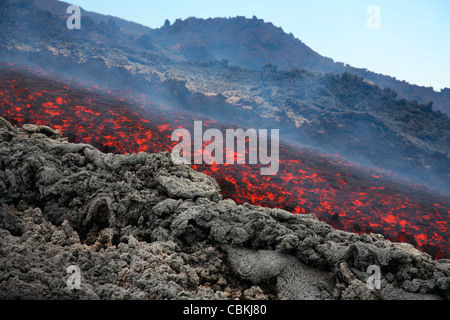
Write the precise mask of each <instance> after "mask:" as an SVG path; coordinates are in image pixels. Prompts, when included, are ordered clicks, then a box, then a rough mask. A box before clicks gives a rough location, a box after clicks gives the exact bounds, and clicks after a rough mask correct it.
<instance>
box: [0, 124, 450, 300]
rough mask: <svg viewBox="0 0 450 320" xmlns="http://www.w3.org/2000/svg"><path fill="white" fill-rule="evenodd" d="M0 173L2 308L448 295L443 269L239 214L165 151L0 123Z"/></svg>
mask: <svg viewBox="0 0 450 320" xmlns="http://www.w3.org/2000/svg"><path fill="white" fill-rule="evenodd" d="M0 168H1V170H0V239H1V242H0V270H1V272H0V298H2V299H194V298H201V299H236V298H237V299H443V298H449V293H450V277H449V274H450V264H449V262H448V260H433V259H432V258H431V256H429V255H427V254H425V253H421V252H420V251H418V250H416V249H414V248H413V247H412V246H411V245H408V244H405V243H392V242H390V241H387V240H384V239H383V237H382V236H380V235H377V234H370V235H367V234H363V235H357V234H353V233H348V232H343V231H338V230H335V229H333V228H332V227H331V226H329V225H327V224H326V223H324V222H320V221H319V220H317V218H315V216H314V215H313V214H304V215H292V214H291V213H289V212H285V211H283V210H279V209H267V208H262V207H256V206H250V205H247V204H245V205H237V204H236V203H234V202H233V201H231V200H226V199H225V200H224V199H222V197H221V195H220V193H219V189H218V185H217V183H216V182H215V181H214V180H213V179H212V178H210V177H207V176H206V175H204V174H202V173H199V172H196V171H194V170H192V169H191V168H189V167H187V166H183V165H174V164H173V163H172V161H171V159H170V156H169V154H168V153H159V154H147V153H138V154H127V155H116V154H104V153H102V152H100V151H98V150H97V149H95V148H94V147H92V146H90V145H87V144H72V143H69V142H67V139H66V138H63V137H61V135H60V133H59V132H57V131H55V130H53V129H51V128H49V127H44V126H36V125H33V124H26V125H24V126H22V127H21V128H16V127H13V126H12V125H11V124H10V123H9V122H7V121H6V120H4V119H3V118H0ZM369 265H377V266H379V267H380V270H381V274H382V275H381V287H380V289H379V290H376V289H369V288H368V286H367V284H366V282H367V280H368V277H369V274H368V273H366V271H367V268H368V266H369ZM69 266H77V267H78V268H79V270H80V274H81V279H80V288H79V289H77V288H72V289H71V287H70V286H69V287H68V283H69V282H68V280H70V279H69V277H70V276H71V274H70V273H67V268H68V267H69Z"/></svg>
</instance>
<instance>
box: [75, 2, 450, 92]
mask: <svg viewBox="0 0 450 320" xmlns="http://www.w3.org/2000/svg"><path fill="white" fill-rule="evenodd" d="M70 1H71V3H72V4H76V5H79V6H81V7H82V8H84V9H86V10H89V11H94V12H98V13H103V14H109V15H113V16H117V17H121V18H124V19H126V20H131V21H135V22H138V23H140V24H142V25H145V26H148V27H151V28H159V27H161V26H162V25H163V23H164V21H165V19H169V20H170V21H171V22H172V23H173V22H174V21H175V19H178V18H181V19H185V18H188V17H191V16H195V17H199V18H210V17H212V18H214V17H235V16H238V15H239V16H246V17H249V18H251V17H252V16H253V15H255V16H257V17H258V18H262V19H264V20H265V21H267V22H272V23H273V24H274V25H276V26H277V27H282V28H283V30H284V31H285V32H287V33H290V32H292V34H294V36H296V37H297V38H299V39H300V40H302V41H303V42H304V43H305V44H306V45H308V46H309V47H311V48H312V49H313V50H315V51H316V52H318V53H319V54H321V55H323V56H326V57H330V58H332V59H333V60H335V61H340V62H345V63H348V64H350V65H352V66H354V67H359V68H367V69H369V70H371V71H374V72H378V73H383V74H386V75H390V76H394V77H396V78H397V79H399V80H405V81H408V82H410V83H413V84H417V85H422V86H427V87H433V88H434V89H435V90H436V91H439V90H440V89H441V88H444V87H448V88H450V1H447V0H429V1H425V0H422V1H419V0H408V1H406V0H390V1H387V0H369V1H367V0H315V1H303V0H277V1H273V0H272V1H269V0H229V1H215V0H165V1H162V0H158V1H154V0H128V1H124V0H70ZM370 5H376V6H378V7H379V8H380V14H381V15H380V26H381V29H379V30H377V29H372V30H371V29H369V28H368V27H367V24H366V21H367V19H368V18H369V17H370V14H368V13H367V11H366V10H367V8H368V7H369V6H370Z"/></svg>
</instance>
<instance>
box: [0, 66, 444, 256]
mask: <svg viewBox="0 0 450 320" xmlns="http://www.w3.org/2000/svg"><path fill="white" fill-rule="evenodd" d="M1 69H2V72H1V73H0V116H2V117H4V118H6V119H7V120H9V121H10V122H11V123H13V124H15V125H23V124H25V123H36V124H39V125H48V126H51V127H53V128H56V129H58V130H60V131H61V132H62V133H63V135H65V136H67V137H68V138H69V140H70V141H72V142H85V143H90V144H92V145H94V146H96V147H97V148H99V149H100V150H102V151H104V152H115V153H127V152H128V153H136V152H144V151H145V152H158V151H170V150H171V149H172V148H173V146H174V145H175V144H176V142H171V140H170V138H171V134H172V131H173V130H174V129H176V128H181V127H183V128H186V129H188V130H191V129H192V127H193V122H194V120H200V119H197V118H195V119H194V117H192V116H189V115H188V114H185V113H180V112H178V113H176V112H173V111H171V110H170V109H169V108H167V107H162V106H158V107H157V106H156V105H155V104H154V103H152V102H151V101H150V100H149V98H148V97H146V96H144V95H139V96H136V95H134V96H133V95H132V94H131V93H130V92H128V93H125V92H121V93H120V97H121V98H117V94H111V93H110V92H109V93H108V92H107V91H106V92H104V93H103V92H102V91H99V90H96V89H95V88H91V89H85V88H81V87H78V86H69V85H67V84H66V83H63V82H62V81H53V80H47V79H46V78H45V77H42V75H41V74H36V72H34V71H33V70H29V72H22V71H19V70H18V68H17V67H16V66H13V65H11V64H10V65H7V66H5V65H3V66H1ZM33 72H34V73H33ZM201 120H203V123H204V124H205V125H206V126H210V127H215V128H219V129H220V128H225V127H224V126H223V125H221V124H220V123H218V122H217V121H212V120H208V119H201ZM191 132H192V131H191ZM193 168H195V169H197V170H200V171H203V172H205V173H206V174H208V175H210V176H213V177H214V178H216V179H217V181H218V183H219V185H220V186H221V188H222V192H223V196H224V198H231V199H233V200H235V201H236V202H238V203H245V202H248V203H250V204H254V205H262V206H266V207H278V208H282V209H286V210H289V211H291V212H293V213H299V214H301V213H314V214H315V215H316V216H317V217H318V218H319V219H321V220H323V221H325V222H327V223H329V224H331V225H333V226H334V227H335V228H338V229H341V230H346V231H351V232H357V233H369V232H376V233H381V234H383V235H384V236H385V237H386V238H388V239H390V240H392V241H404V242H408V243H411V244H413V245H414V246H415V247H417V248H418V249H421V250H422V251H425V252H428V253H430V254H431V255H433V256H434V257H435V258H449V257H450V246H449V243H448V225H449V220H450V218H449V217H450V205H449V204H448V203H446V201H445V200H446V199H448V198H445V197H444V196H441V195H438V194H434V193H429V191H428V190H426V189H425V188H423V187H420V186H415V187H414V186H404V185H402V184H400V183H397V182H393V181H391V180H390V179H388V177H386V176H385V175H383V174H380V173H377V172H373V171H369V170H367V169H364V168H361V167H359V166H357V165H352V164H345V163H343V162H342V161H340V160H339V159H338V158H335V157H330V156H322V155H319V154H317V153H314V152H311V151H308V150H306V149H301V148H294V147H293V146H292V145H281V148H280V169H279V172H278V174H277V175H275V176H261V175H260V171H259V166H258V165H211V166H207V165H193Z"/></svg>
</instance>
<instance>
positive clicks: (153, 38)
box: [0, 0, 450, 194]
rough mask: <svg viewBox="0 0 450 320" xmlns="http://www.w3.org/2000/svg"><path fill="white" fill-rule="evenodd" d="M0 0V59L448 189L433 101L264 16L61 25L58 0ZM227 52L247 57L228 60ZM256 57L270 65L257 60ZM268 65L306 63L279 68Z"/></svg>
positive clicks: (443, 127) (439, 118) (446, 155)
mask: <svg viewBox="0 0 450 320" xmlns="http://www.w3.org/2000/svg"><path fill="white" fill-rule="evenodd" d="M0 6H1V8H0V9H1V10H0V37H1V38H2V39H3V41H2V42H1V43H0V59H1V60H3V61H6V62H8V63H10V62H15V63H16V64H17V65H19V64H22V65H27V66H32V67H35V68H38V69H41V70H44V71H46V72H51V73H52V74H53V75H55V76H57V77H59V78H60V77H66V78H68V79H70V80H72V81H76V82H82V83H89V84H92V83H93V84H98V85H101V86H103V87H105V88H109V89H111V90H114V89H117V90H124V89H130V90H133V91H134V92H135V93H136V94H140V93H145V94H148V95H149V96H151V97H152V99H154V100H155V101H161V102H163V103H166V104H169V105H171V106H176V107H179V108H181V109H182V110H184V111H189V112H193V113H200V114H202V115H205V116H207V117H211V118H216V119H217V120H226V121H230V122H232V123H233V124H236V125H239V126H241V127H248V126H255V127H257V128H264V127H268V128H281V129H282V130H281V132H280V134H281V135H282V137H283V138H284V139H290V141H294V142H296V143H301V144H303V145H306V146H311V147H313V148H318V149H319V150H321V151H322V152H324V153H328V154H335V153H337V154H339V155H342V156H344V157H347V159H348V160H349V161H354V162H358V163H360V164H362V165H366V166H375V167H377V168H379V169H383V170H387V171H392V172H394V173H396V174H397V175H399V176H401V177H402V178H407V179H408V180H409V181H412V182H417V183H420V184H423V185H425V186H427V187H429V188H432V189H435V190H437V191H439V192H444V193H447V194H448V193H450V174H449V172H448V168H449V167H450V150H449V145H450V144H449V143H448V141H449V139H450V138H449V137H450V131H449V130H450V129H449V128H450V120H449V118H448V116H447V115H446V114H445V113H442V112H440V111H436V110H434V109H435V108H433V106H432V104H431V103H429V99H428V98H424V97H425V96H426V95H423V96H421V95H420V94H419V95H418V94H416V93H414V94H413V95H412V96H408V97H410V98H411V99H417V100H418V101H426V103H423V104H421V103H419V102H417V101H409V100H405V99H399V98H398V96H399V95H398V93H396V92H394V91H393V90H391V89H389V88H386V86H387V85H386V84H385V83H379V85H376V84H372V83H370V82H369V81H368V79H369V78H367V77H366V79H364V78H361V77H357V76H354V75H353V74H355V72H353V71H352V70H347V69H345V68H344V69H342V68H341V69H339V70H335V69H333V68H332V66H335V64H334V63H333V62H332V61H331V60H330V59H326V58H323V57H320V56H318V55H317V54H316V53H314V52H313V51H312V50H311V49H309V48H307V47H306V46H305V45H304V44H302V43H301V42H300V41H298V40H297V39H295V38H293V37H292V36H289V35H286V34H284V33H283V32H282V30H280V29H278V28H275V27H274V26H272V25H271V24H268V23H264V22H263V21H260V20H258V19H244V18H236V19H210V20H199V19H187V20H186V21H177V22H176V23H174V24H171V25H168V26H165V27H162V28H160V29H157V30H149V29H148V30H147V29H145V28H144V29H142V28H139V27H138V26H136V25H134V24H132V23H126V22H124V21H123V20H120V19H115V18H112V17H104V16H101V15H95V14H90V13H83V22H82V28H81V30H68V29H67V28H66V26H65V21H66V19H67V17H66V13H65V11H64V10H63V9H64V8H65V5H64V4H63V3H60V2H56V1H48V0H45V1H43V0H42V1H36V2H31V1H23V0H9V1H4V2H2V3H1V4H0ZM206 26H207V27H206ZM145 30H146V31H145ZM201 30H208V32H209V33H208V34H210V37H209V38H208V37H206V35H205V34H204V31H203V33H202V32H201ZM237 30H241V31H242V32H237ZM218 34H220V36H218ZM230 34H233V35H234V34H239V35H240V38H239V39H238V40H236V41H235V44H233V43H232V42H231V41H230V36H226V35H230ZM265 34H267V36H264V35H265ZM222 35H223V36H222ZM233 39H234V38H233ZM220 41H222V42H220ZM271 41H275V43H271ZM202 43H203V44H202ZM235 45H236V46H237V48H236V47H235ZM225 49H227V50H231V51H232V52H233V54H232V56H233V57H241V59H245V61H247V62H248V61H255V63H257V65H255V66H250V65H247V62H245V61H241V62H239V61H232V59H231V58H230V55H231V53H229V52H228V53H227V51H226V50H225ZM233 50H234V51H233ZM236 50H237V51H236ZM208 52H209V53H208ZM280 52H295V53H296V54H295V55H293V56H285V55H281V56H280V55H279V53H280ZM219 53H222V54H223V55H219ZM255 55H256V56H255ZM250 57H252V59H250ZM253 57H254V58H253ZM277 57H278V58H277ZM280 57H281V58H280ZM294 58H295V59H299V61H303V64H296V63H294V62H293V60H292V59H294ZM209 59H212V60H211V61H210V60H209ZM221 59H224V60H221ZM272 60H273V61H272ZM283 61H284V63H285V65H283V63H282V62H283ZM266 62H271V63H268V64H265V67H264V65H263V64H262V63H266ZM233 63H235V64H237V65H241V66H243V67H237V66H231V65H232V64H233ZM275 65H278V69H282V68H286V69H288V68H292V67H295V68H302V67H305V68H308V69H310V70H312V71H306V70H298V69H293V70H290V71H279V70H277V68H276V66H275ZM318 66H322V67H323V68H324V69H320V68H318ZM244 67H245V68H244ZM256 67H257V70H253V68H256ZM263 67H264V68H263ZM314 70H315V71H321V72H335V73H339V74H319V73H316V72H313V71H314ZM345 71H349V72H350V73H343V72H345ZM341 73H342V74H341ZM352 73H353V74H352ZM356 74H359V73H356ZM360 75H362V76H364V75H363V74H360ZM371 81H373V79H372V80H371ZM373 82H374V83H377V82H376V81H373ZM410 91H411V90H410ZM413 91H414V90H413ZM399 93H400V96H405V94H402V93H401V92H400V91H399ZM417 96H420V97H422V98H420V97H417ZM433 100H434V101H436V100H435V99H433Z"/></svg>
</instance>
